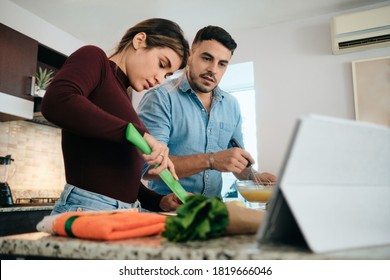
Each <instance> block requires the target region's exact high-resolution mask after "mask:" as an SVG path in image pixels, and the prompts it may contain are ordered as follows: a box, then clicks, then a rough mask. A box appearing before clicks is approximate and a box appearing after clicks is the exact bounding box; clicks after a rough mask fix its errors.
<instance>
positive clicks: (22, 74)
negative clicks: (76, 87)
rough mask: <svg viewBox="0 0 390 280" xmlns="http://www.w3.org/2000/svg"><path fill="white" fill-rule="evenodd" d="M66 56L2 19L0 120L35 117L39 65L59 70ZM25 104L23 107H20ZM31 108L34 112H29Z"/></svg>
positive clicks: (0, 41) (0, 33)
mask: <svg viewBox="0 0 390 280" xmlns="http://www.w3.org/2000/svg"><path fill="white" fill-rule="evenodd" d="M66 58H67V57H66V56H65V55H63V54H61V53H59V52H56V51H55V50H52V49H50V48H48V47H46V46H44V45H42V44H40V43H39V42H38V41H36V40H34V39H32V38H30V37H28V36H26V35H24V34H22V33H20V32H18V31H16V30H14V29H12V28H10V27H8V26H6V25H4V24H1V23H0V100H1V102H2V103H3V104H0V121H10V120H19V119H32V118H33V112H34V108H36V109H35V111H39V110H38V109H37V108H38V106H37V105H36V104H35V106H34V102H35V103H37V102H39V101H40V99H36V98H34V96H33V95H32V94H33V93H34V86H33V79H32V77H34V76H35V73H36V71H37V69H38V67H43V68H48V69H51V70H53V71H56V70H58V69H59V68H60V67H61V66H62V65H63V64H64V62H65V60H66ZM20 108H22V110H19V109H20ZM26 111H30V112H26Z"/></svg>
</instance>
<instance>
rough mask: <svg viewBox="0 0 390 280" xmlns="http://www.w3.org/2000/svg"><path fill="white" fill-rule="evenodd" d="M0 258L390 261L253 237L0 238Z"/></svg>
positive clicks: (376, 254)
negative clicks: (176, 240)
mask: <svg viewBox="0 0 390 280" xmlns="http://www.w3.org/2000/svg"><path fill="white" fill-rule="evenodd" d="M0 256H1V258H2V259H4V258H12V257H15V256H16V257H21V258H29V257H31V258H36V257H38V258H59V259H110V260H114V259H120V260H125V259H140V260H152V259H154V260H156V259H157V260H164V259H165V260H180V259H181V260H192V259H194V260H204V259H206V260H207V259H210V260H211V259H212V260H226V259H232V260H234V259H235V260H245V259H248V260H253V259H390V245H388V246H381V247H372V248H363V249H356V250H346V251H338V252H332V253H326V254H313V253H311V252H309V251H308V250H307V249H305V248H299V247H289V246H281V245H261V246H259V245H258V244H257V243H256V241H255V236H254V235H241V236H230V237H229V236H228V237H221V238H216V239H212V240H208V241H197V242H188V243H171V242H168V241H167V240H166V239H165V238H162V237H160V236H154V237H147V238H135V239H127V240H120V241H110V242H97V241H89V240H81V239H73V238H65V237H59V236H52V235H50V234H47V233H41V232H35V233H29V234H20V235H11V236H4V237H0Z"/></svg>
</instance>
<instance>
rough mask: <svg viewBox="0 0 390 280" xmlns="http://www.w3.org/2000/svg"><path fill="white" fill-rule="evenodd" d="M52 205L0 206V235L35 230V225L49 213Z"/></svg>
mask: <svg viewBox="0 0 390 280" xmlns="http://www.w3.org/2000/svg"><path fill="white" fill-rule="evenodd" d="M52 208H53V206H23V207H22V206H18V205H16V204H15V206H13V207H2V208H0V236H5V235H12V234H20V233H28V232H36V231H37V230H36V225H37V224H38V222H40V221H41V220H42V219H43V217H44V216H48V215H50V213H51V210H52Z"/></svg>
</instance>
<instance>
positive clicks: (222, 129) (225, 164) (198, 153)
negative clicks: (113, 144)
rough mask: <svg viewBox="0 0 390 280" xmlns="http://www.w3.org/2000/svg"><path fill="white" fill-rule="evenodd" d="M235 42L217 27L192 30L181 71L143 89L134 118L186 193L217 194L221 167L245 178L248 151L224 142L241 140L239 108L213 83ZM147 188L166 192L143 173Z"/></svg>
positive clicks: (260, 176) (271, 178)
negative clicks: (163, 149)
mask: <svg viewBox="0 0 390 280" xmlns="http://www.w3.org/2000/svg"><path fill="white" fill-rule="evenodd" d="M236 47H237V44H236V43H235V41H234V40H233V38H232V37H231V36H230V34H229V33H228V32H226V31H225V30H224V29H222V28H220V27H217V26H207V27H205V28H203V29H201V30H199V31H198V33H197V34H196V36H195V39H194V42H193V44H192V48H191V54H190V57H189V60H188V64H187V69H186V73H184V74H183V75H182V76H181V77H179V78H176V79H171V80H169V81H167V82H166V83H165V84H163V85H161V86H159V87H156V88H154V89H152V90H150V91H149V92H147V93H146V94H145V95H144V97H143V98H142V100H141V102H140V104H139V106H138V109H137V110H138V113H139V117H140V118H141V120H142V121H143V123H144V124H145V126H146V127H147V129H148V131H149V133H150V134H151V135H153V136H154V137H155V138H156V139H157V140H159V141H160V142H162V143H165V144H166V145H167V146H168V148H169V157H170V159H171V160H172V162H173V163H174V165H175V170H176V174H177V175H178V176H179V178H180V183H181V184H182V185H183V187H184V188H185V189H186V191H188V192H191V193H199V194H203V195H205V196H209V197H211V196H221V189H222V176H221V172H233V173H234V175H235V176H236V177H237V178H238V179H248V177H249V176H250V175H251V172H250V169H249V168H247V163H248V160H249V161H250V162H251V163H254V160H253V158H252V157H251V155H250V154H249V153H248V152H246V151H245V150H243V149H240V148H232V146H231V145H230V144H229V143H230V140H231V139H232V138H235V139H236V140H237V141H238V142H239V143H240V144H241V145H242V143H243V139H242V131H241V123H242V118H241V113H240V108H239V104H238V102H237V100H236V99H235V97H233V96H232V95H230V94H228V93H227V92H224V91H223V90H221V89H220V88H219V87H218V83H219V82H220V80H221V79H222V76H223V74H224V73H225V71H226V69H227V66H228V64H229V61H230V59H231V57H232V55H233V52H234V50H235V49H236ZM256 176H257V177H258V180H259V181H262V180H266V181H267V182H269V181H271V182H274V181H276V177H275V176H274V175H272V174H270V173H267V172H264V173H262V174H259V173H256ZM144 178H145V179H148V180H151V181H149V188H151V189H152V190H154V191H156V192H158V193H161V194H168V193H171V190H170V189H169V188H168V186H167V185H166V184H165V183H164V182H163V181H161V180H158V178H156V177H151V176H149V175H148V174H147V173H145V175H144Z"/></svg>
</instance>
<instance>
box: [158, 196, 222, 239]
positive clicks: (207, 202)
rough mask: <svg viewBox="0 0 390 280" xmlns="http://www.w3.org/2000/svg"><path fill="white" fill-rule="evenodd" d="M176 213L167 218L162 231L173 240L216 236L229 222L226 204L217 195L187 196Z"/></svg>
mask: <svg viewBox="0 0 390 280" xmlns="http://www.w3.org/2000/svg"><path fill="white" fill-rule="evenodd" d="M176 213H177V216H173V217H168V218H167V220H166V223H165V231H164V232H163V233H162V235H163V236H164V237H166V238H167V239H168V240H169V241H173V242H185V241H192V240H206V239H210V238H214V237H218V236H220V235H221V234H222V232H223V231H224V230H225V229H226V227H227V226H228V223H229V217H228V210H227V208H226V205H225V203H223V201H221V200H220V199H219V198H217V197H212V198H207V197H205V196H203V195H192V196H189V197H188V198H187V201H186V203H184V204H183V205H181V206H180V207H179V208H178V209H177V211H176Z"/></svg>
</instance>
